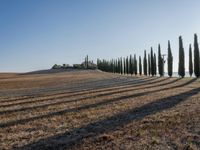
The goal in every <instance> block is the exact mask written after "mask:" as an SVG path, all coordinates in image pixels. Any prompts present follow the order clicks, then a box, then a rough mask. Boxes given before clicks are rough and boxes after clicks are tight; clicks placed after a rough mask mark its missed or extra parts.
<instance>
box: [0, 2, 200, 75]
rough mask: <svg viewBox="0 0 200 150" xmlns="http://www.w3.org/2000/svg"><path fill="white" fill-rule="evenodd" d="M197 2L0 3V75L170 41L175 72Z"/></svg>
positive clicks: (198, 24) (198, 29) (197, 18)
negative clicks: (180, 46)
mask: <svg viewBox="0 0 200 150" xmlns="http://www.w3.org/2000/svg"><path fill="white" fill-rule="evenodd" d="M199 6H200V1H199V0H0V71H1V72H8V71H12V72H22V71H31V70H38V69H47V68H50V67H51V66H52V65H53V64H55V63H57V64H62V63H69V64H73V63H79V62H81V61H83V60H84V56H85V55H86V54H88V55H89V57H90V58H91V59H93V60H95V59H96V58H106V59H109V58H115V57H119V56H127V55H129V54H134V53H136V54H137V55H141V56H143V51H144V49H146V50H147V51H148V52H149V51H150V47H151V46H153V48H154V51H156V52H157V47H158V46H157V45H158V43H160V44H161V47H162V52H163V53H166V52H167V41H168V40H171V46H172V50H173V55H174V60H175V61H174V63H175V65H174V68H175V71H177V63H178V57H177V56H178V36H179V35H182V36H183V42H184V48H185V55H186V68H188V67H187V66H188V48H189V44H190V43H192V44H193V36H194V35H193V34H194V33H197V34H198V35H199V36H200V9H199Z"/></svg>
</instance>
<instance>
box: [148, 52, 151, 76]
mask: <svg viewBox="0 0 200 150" xmlns="http://www.w3.org/2000/svg"><path fill="white" fill-rule="evenodd" d="M148 74H149V76H150V75H151V60H150V55H149V54H148Z"/></svg>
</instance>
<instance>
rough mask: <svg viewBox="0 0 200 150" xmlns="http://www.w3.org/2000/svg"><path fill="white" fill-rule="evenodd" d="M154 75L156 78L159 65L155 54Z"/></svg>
mask: <svg viewBox="0 0 200 150" xmlns="http://www.w3.org/2000/svg"><path fill="white" fill-rule="evenodd" d="M153 60H154V75H155V76H156V75H157V63H156V54H155V53H154V58H153Z"/></svg>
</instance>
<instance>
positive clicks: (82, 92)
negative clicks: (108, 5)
mask: <svg viewBox="0 0 200 150" xmlns="http://www.w3.org/2000/svg"><path fill="white" fill-rule="evenodd" d="M155 79H156V78H155ZM155 79H151V80H148V81H141V82H135V81H133V82H130V81H127V82H122V83H120V84H115V85H114V86H112V88H111V89H108V88H110V87H108V86H107V87H108V88H106V89H104V88H100V89H96V88H94V89H95V90H94V89H90V90H82V91H79V92H80V93H79V92H62V93H55V94H50V95H44V96H36V97H35V96H31V97H24V98H21V99H18V100H16V99H15V100H13V99H12V100H9V101H4V102H12V101H15V103H12V104H2V105H1V106H0V107H10V106H15V105H21V104H28V103H34V102H42V101H46V100H54V99H58V98H69V97H73V96H81V95H84V94H89V93H90V92H92V93H98V92H104V91H112V90H116V89H121V86H123V88H125V87H124V86H126V87H128V86H130V87H132V86H133V85H134V86H139V85H145V84H148V83H149V81H152V80H155ZM164 80H166V79H163V80H159V81H160V82H161V81H164ZM147 82H148V83H147ZM152 83H156V82H151V84H152ZM61 94H65V95H62V96H59V95H61ZM68 94H71V95H68ZM46 96H58V97H56V98H55V97H54V98H44V99H41V100H30V101H24V102H17V101H21V100H27V99H30V98H37V99H38V98H42V97H46ZM1 103H2V102H1Z"/></svg>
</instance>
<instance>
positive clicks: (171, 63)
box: [167, 41, 173, 77]
mask: <svg viewBox="0 0 200 150" xmlns="http://www.w3.org/2000/svg"><path fill="white" fill-rule="evenodd" d="M167 63H168V75H169V77H172V74H173V56H172V51H171V46H170V41H168V58H167Z"/></svg>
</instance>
